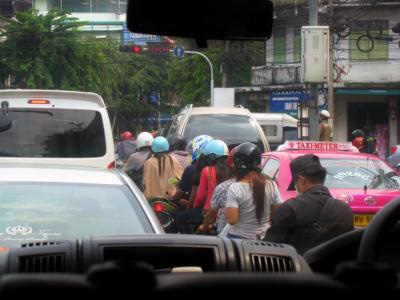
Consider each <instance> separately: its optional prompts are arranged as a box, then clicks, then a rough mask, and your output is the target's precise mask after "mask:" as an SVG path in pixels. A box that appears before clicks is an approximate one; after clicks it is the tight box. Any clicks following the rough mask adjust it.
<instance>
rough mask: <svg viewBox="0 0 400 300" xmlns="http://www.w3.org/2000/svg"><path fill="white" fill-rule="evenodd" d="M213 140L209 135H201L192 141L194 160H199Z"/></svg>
mask: <svg viewBox="0 0 400 300" xmlns="http://www.w3.org/2000/svg"><path fill="white" fill-rule="evenodd" d="M212 140H213V138H212V137H211V136H209V135H199V136H197V137H195V138H194V139H193V141H192V160H193V161H195V160H197V159H198V158H199V157H200V155H201V153H202V152H203V150H204V148H205V147H206V145H207V144H208V143H209V142H211V141H212Z"/></svg>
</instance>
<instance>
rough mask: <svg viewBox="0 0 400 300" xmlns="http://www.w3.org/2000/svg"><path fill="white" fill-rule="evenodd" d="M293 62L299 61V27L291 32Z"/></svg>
mask: <svg viewBox="0 0 400 300" xmlns="http://www.w3.org/2000/svg"><path fill="white" fill-rule="evenodd" d="M293 51H294V53H293V62H294V63H301V28H300V27H296V28H295V29H294V34H293Z"/></svg>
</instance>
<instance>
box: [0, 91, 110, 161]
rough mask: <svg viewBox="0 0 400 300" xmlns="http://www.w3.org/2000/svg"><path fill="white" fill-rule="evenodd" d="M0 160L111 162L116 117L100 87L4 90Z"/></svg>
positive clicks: (0, 111) (1, 93) (0, 108)
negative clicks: (87, 90)
mask: <svg viewBox="0 0 400 300" xmlns="http://www.w3.org/2000/svg"><path fill="white" fill-rule="evenodd" d="M0 105H1V106H0V163H28V164H32V163H34V164H35V163H37V164H57V165H78V166H89V167H101V168H107V167H108V168H111V167H113V166H114V165H115V153H114V142H113V135H112V130H111V124H110V119H109V117H108V113H107V110H106V106H105V104H104V101H103V99H102V98H101V97H100V96H99V95H97V94H94V93H85V92H72V91H57V90H55V91H52V90H0Z"/></svg>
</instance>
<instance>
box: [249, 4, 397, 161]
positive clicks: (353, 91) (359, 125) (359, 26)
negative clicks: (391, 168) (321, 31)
mask: <svg viewBox="0 0 400 300" xmlns="http://www.w3.org/2000/svg"><path fill="white" fill-rule="evenodd" d="M275 2H276V3H275V22H274V30H273V36H272V37H271V39H269V40H268V41H267V43H266V53H267V57H266V62H267V63H266V65H264V66H255V67H253V68H252V85H253V86H254V87H258V88H264V89H265V88H267V89H268V90H271V92H270V93H269V99H268V100H269V103H270V104H269V106H270V108H271V109H272V110H274V107H280V108H281V110H282V111H283V112H284V111H285V110H288V111H290V110H293V106H291V105H289V104H287V105H286V106H285V105H283V106H282V105H280V106H279V105H278V106H277V105H276V103H275V102H276V100H280V101H282V99H283V100H285V99H284V98H282V97H276V99H275V98H274V97H275V94H278V95H279V94H281V95H288V100H286V101H285V102H289V100H290V99H291V100H292V101H293V99H294V98H293V97H290V96H291V95H298V99H297V100H298V101H299V102H300V103H301V102H303V103H304V105H305V106H306V104H307V99H308V96H307V89H306V87H305V86H304V85H303V84H302V82H301V55H302V52H301V26H307V25H308V18H309V17H308V7H306V2H303V3H302V2H301V1H296V3H297V4H294V1H290V0H286V1H275ZM330 9H332V12H333V14H331V13H330V12H331V11H330ZM399 22H400V3H399V2H394V1H383V2H381V1H371V2H370V3H369V2H368V1H367V2H366V1H363V2H362V4H361V2H360V1H354V2H352V1H344V2H343V3H341V2H335V4H334V6H333V7H329V6H328V3H326V5H324V4H323V2H321V3H320V7H319V24H320V25H329V26H330V29H331V36H332V37H333V42H332V46H333V71H334V76H333V79H334V101H333V104H334V111H335V115H334V120H333V125H334V136H333V138H334V140H337V141H348V140H350V139H351V132H352V131H353V130H355V129H364V130H365V131H369V132H370V135H374V136H375V137H376V138H377V140H378V145H379V153H380V154H381V156H382V157H387V155H388V149H389V147H390V146H391V145H395V144H398V143H399V140H400V136H399V134H400V132H399V110H400V43H399V41H400V35H399V33H398V32H397V30H396V26H398V24H399ZM392 28H393V29H392ZM326 87H327V86H326V84H324V85H321V87H320V97H319V105H320V109H326V108H327V90H326ZM304 100H305V101H304ZM293 105H294V104H293Z"/></svg>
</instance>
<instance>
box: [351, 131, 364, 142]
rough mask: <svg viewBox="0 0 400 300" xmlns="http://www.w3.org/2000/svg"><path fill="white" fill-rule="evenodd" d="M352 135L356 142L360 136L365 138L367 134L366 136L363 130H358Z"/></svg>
mask: <svg viewBox="0 0 400 300" xmlns="http://www.w3.org/2000/svg"><path fill="white" fill-rule="evenodd" d="M351 135H352V137H353V140H354V139H355V138H357V137H360V136H364V135H365V134H364V131H362V130H361V129H356V130H354V131H353V132H352V133H351Z"/></svg>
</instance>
